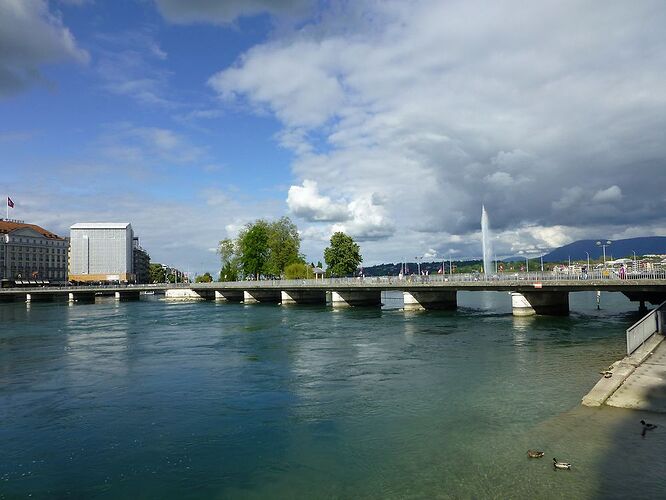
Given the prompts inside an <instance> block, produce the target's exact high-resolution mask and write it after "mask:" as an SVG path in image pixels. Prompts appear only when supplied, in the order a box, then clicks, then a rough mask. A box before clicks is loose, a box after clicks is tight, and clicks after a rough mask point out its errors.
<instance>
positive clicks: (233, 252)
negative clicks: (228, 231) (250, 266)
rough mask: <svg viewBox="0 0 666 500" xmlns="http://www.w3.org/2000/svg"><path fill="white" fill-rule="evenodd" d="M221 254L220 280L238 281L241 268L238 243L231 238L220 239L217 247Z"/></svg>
mask: <svg viewBox="0 0 666 500" xmlns="http://www.w3.org/2000/svg"><path fill="white" fill-rule="evenodd" d="M217 253H218V254H219V255H220V263H221V264H222V267H221V269H220V281H237V280H238V273H239V270H240V259H239V256H238V250H237V245H236V244H234V242H233V240H231V239H230V238H227V239H224V240H222V241H220V243H219V244H218V247H217Z"/></svg>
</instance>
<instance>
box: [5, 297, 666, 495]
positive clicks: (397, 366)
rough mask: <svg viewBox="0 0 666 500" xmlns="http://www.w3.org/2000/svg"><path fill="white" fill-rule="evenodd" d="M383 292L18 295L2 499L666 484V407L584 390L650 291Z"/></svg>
mask: <svg viewBox="0 0 666 500" xmlns="http://www.w3.org/2000/svg"><path fill="white" fill-rule="evenodd" d="M384 302H385V306H384V308H382V309H372V308H353V309H345V310H332V309H330V308H327V307H319V306H312V307H305V306H302V307H301V306H276V305H251V306H244V305H242V304H225V303H214V302H167V301H164V300H159V299H157V298H152V299H145V300H144V299H143V298H142V300H141V301H140V302H119V303H116V302H114V301H113V300H101V301H98V302H97V303H96V304H75V305H72V306H69V305H67V304H66V303H33V304H31V305H29V306H26V304H23V303H10V304H0V320H1V324H2V330H1V332H0V420H1V426H0V445H1V449H0V498H24V497H27V496H28V495H31V498H461V497H462V498H487V497H495V498H525V497H535V498H613V497H616V498H627V497H633V498H637V497H641V498H659V497H661V498H664V497H665V496H666V480H664V479H663V471H664V470H665V466H666V457H665V453H664V451H666V440H665V437H666V421H664V420H663V417H661V416H655V415H649V414H644V413H640V412H631V411H628V410H619V409H612V408H603V409H589V408H583V407H581V406H580V399H581V397H582V396H583V395H584V394H585V393H587V391H588V390H589V389H590V388H591V387H592V386H593V385H594V384H595V383H596V382H597V381H598V379H599V377H600V375H599V371H600V370H603V369H605V368H607V367H608V365H609V364H610V363H611V362H613V361H615V360H617V359H620V358H621V357H622V356H623V354H624V349H625V335H624V331H625V329H626V328H627V327H628V326H630V325H631V324H632V323H633V322H634V321H635V320H636V319H637V318H638V316H637V315H636V312H635V311H636V310H637V306H636V304H634V303H630V302H629V301H628V300H626V299H625V298H624V296H622V295H621V294H604V295H603V297H602V302H601V306H602V308H601V310H599V311H597V310H596V302H595V296H594V293H576V294H571V309H572V312H571V315H570V316H569V317H564V318H547V317H538V318H534V317H532V318H514V317H513V316H512V315H511V310H510V297H509V296H508V294H506V293H493V292H477V293H472V292H462V293H459V295H458V302H459V308H458V310H457V311H455V312H406V311H402V310H401V309H400V307H401V300H400V296H399V295H389V296H386V297H385V299H384ZM641 418H646V419H647V420H651V421H653V422H657V423H659V424H662V425H660V428H659V429H657V430H656V431H654V432H652V433H650V435H648V436H646V437H645V438H642V437H641V432H640V431H641V426H640V424H639V423H638V422H639V420H640V419H641ZM529 448H537V449H541V450H543V451H545V452H546V456H545V457H544V458H543V459H528V458H527V456H526V451H527V449H529ZM553 457H557V458H558V459H560V460H566V461H570V462H572V463H573V468H572V470H571V471H560V470H554V469H553V467H552V458H553Z"/></svg>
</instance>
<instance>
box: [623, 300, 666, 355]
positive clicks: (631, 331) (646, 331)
mask: <svg viewBox="0 0 666 500" xmlns="http://www.w3.org/2000/svg"><path fill="white" fill-rule="evenodd" d="M665 313H666V302H662V303H661V304H660V305H659V306H658V307H655V308H654V309H653V310H652V311H650V312H649V313H648V314H646V315H645V316H643V317H642V318H641V319H639V320H638V321H637V322H636V323H634V324H633V325H631V326H630V327H629V328H627V356H629V355H631V353H633V352H634V351H635V350H636V349H638V348H639V347H640V346H642V345H643V344H644V343H645V341H646V340H648V339H649V338H650V337H652V335H654V334H655V333H663V332H664V327H665V326H666V325H664V315H665Z"/></svg>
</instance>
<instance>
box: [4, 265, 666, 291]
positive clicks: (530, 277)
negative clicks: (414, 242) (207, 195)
mask: <svg viewBox="0 0 666 500" xmlns="http://www.w3.org/2000/svg"><path fill="white" fill-rule="evenodd" d="M637 280H643V281H645V280H666V270H654V271H644V272H640V273H635V274H632V273H629V274H626V275H625V276H624V277H623V278H622V277H621V276H620V275H619V274H618V273H617V272H615V271H613V270H610V269H604V270H593V271H589V272H587V273H583V272H573V271H569V272H568V271H566V270H565V271H559V270H558V271H535V272H529V273H527V272H503V273H497V274H482V273H454V274H444V275H442V274H431V275H427V276H420V275H407V276H365V277H345V278H323V279H316V280H315V279H295V280H281V279H274V280H259V281H256V280H247V281H233V282H223V283H220V282H213V283H177V284H173V283H170V284H167V283H153V284H142V285H129V286H127V285H124V286H121V285H82V286H81V285H78V286H74V285H68V286H61V287H21V288H11V289H9V288H5V289H1V290H0V292H2V291H6V292H9V293H16V292H17V291H20V292H30V291H42V292H46V291H71V292H75V291H86V290H91V289H96V290H109V291H112V290H132V289H134V290H150V289H158V290H163V289H166V288H190V287H192V286H196V287H197V288H200V287H203V288H227V287H228V288H243V287H251V288H255V287H267V288H279V287H291V286H295V287H302V286H313V287H327V286H335V285H345V286H359V287H362V286H381V285H389V286H396V285H406V286H418V285H424V286H428V285H433V284H437V283H472V282H485V283H502V282H513V283H515V282H520V281H527V282H530V283H540V282H553V281H558V282H566V281H574V282H581V283H582V282H590V281H595V282H604V283H618V284H619V283H623V282H626V281H637Z"/></svg>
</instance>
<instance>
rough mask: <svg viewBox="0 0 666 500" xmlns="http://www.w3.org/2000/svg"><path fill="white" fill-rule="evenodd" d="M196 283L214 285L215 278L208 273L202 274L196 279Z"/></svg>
mask: <svg viewBox="0 0 666 500" xmlns="http://www.w3.org/2000/svg"><path fill="white" fill-rule="evenodd" d="M194 282H195V283H212V282H213V277H212V276H211V274H210V273H208V272H206V273H203V274H200V275H199V276H197V277H196V279H195V280H194Z"/></svg>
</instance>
